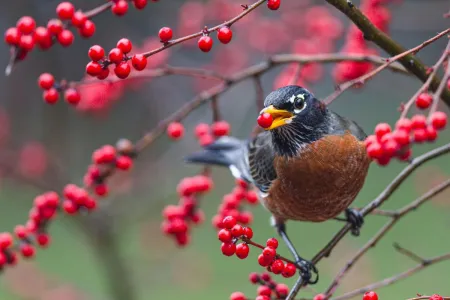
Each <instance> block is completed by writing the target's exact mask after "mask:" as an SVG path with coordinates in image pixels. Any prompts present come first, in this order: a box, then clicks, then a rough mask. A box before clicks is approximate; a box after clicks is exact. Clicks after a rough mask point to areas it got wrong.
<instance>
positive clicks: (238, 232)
mask: <svg viewBox="0 0 450 300" xmlns="http://www.w3.org/2000/svg"><path fill="white" fill-rule="evenodd" d="M231 234H232V235H233V236H234V237H240V236H242V235H243V234H244V228H243V227H242V226H241V225H239V224H236V225H234V226H233V228H231Z"/></svg>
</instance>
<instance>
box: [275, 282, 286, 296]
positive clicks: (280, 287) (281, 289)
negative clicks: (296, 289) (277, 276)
mask: <svg viewBox="0 0 450 300" xmlns="http://www.w3.org/2000/svg"><path fill="white" fill-rule="evenodd" d="M275 292H276V293H277V294H278V295H279V296H280V297H281V298H285V297H286V296H287V295H288V294H289V287H288V286H287V285H285V284H284V283H278V284H277V285H276V286H275Z"/></svg>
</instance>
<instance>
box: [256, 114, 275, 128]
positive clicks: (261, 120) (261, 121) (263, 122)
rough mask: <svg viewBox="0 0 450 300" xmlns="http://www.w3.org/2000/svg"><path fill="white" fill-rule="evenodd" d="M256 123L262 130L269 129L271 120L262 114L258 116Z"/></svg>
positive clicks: (267, 115) (269, 115)
mask: <svg viewBox="0 0 450 300" xmlns="http://www.w3.org/2000/svg"><path fill="white" fill-rule="evenodd" d="M256 121H257V122H258V125H259V126H261V127H262V128H269V127H270V125H272V122H273V118H272V115H271V114H269V113H263V114H260V115H259V116H258V119H257V120H256Z"/></svg>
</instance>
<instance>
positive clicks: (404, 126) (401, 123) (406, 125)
mask: <svg viewBox="0 0 450 300" xmlns="http://www.w3.org/2000/svg"><path fill="white" fill-rule="evenodd" d="M395 128H397V129H401V130H404V131H406V132H408V133H409V132H410V131H411V129H412V122H411V120H410V119H407V118H402V119H399V120H398V121H397V123H396V124H395Z"/></svg>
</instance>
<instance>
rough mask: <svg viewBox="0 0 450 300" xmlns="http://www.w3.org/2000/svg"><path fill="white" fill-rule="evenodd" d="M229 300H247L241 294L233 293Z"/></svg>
mask: <svg viewBox="0 0 450 300" xmlns="http://www.w3.org/2000/svg"><path fill="white" fill-rule="evenodd" d="M230 300H247V297H245V295H244V294H243V293H241V292H234V293H233V294H231V296H230Z"/></svg>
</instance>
